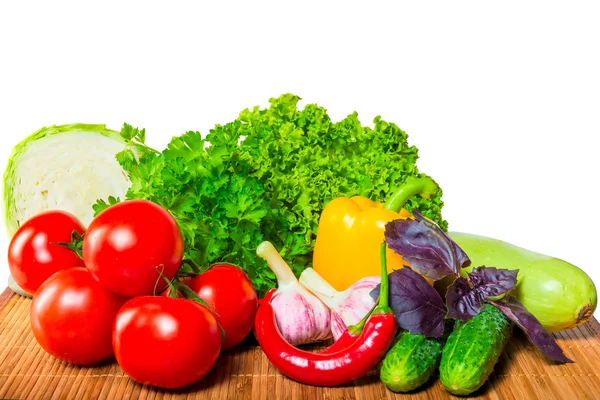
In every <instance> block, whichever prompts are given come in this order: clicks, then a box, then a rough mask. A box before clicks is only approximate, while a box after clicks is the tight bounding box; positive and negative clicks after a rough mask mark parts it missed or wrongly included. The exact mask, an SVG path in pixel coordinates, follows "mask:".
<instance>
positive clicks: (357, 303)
mask: <svg viewBox="0 0 600 400" xmlns="http://www.w3.org/2000/svg"><path fill="white" fill-rule="evenodd" d="M300 283H302V285H304V286H305V287H306V288H308V290H310V291H311V292H312V293H314V294H315V296H317V297H318V298H319V299H320V300H321V301H322V302H323V303H325V304H326V305H327V307H329V308H330V309H331V331H332V333H333V338H334V339H335V340H337V339H338V338H339V337H340V336H341V335H342V333H344V331H345V330H346V328H347V327H348V326H350V325H354V324H356V323H358V322H359V321H360V320H361V319H363V318H364V317H365V315H367V313H368V312H369V311H371V309H372V308H373V306H374V305H375V300H374V299H373V298H372V297H371V296H370V295H369V293H370V292H371V291H372V290H373V289H375V287H376V286H377V285H379V284H380V283H381V277H379V276H369V277H366V278H363V279H360V280H358V281H357V282H356V283H354V284H353V285H352V286H350V287H349V288H348V289H346V290H344V291H343V292H338V291H337V290H335V289H334V288H333V286H331V285H330V284H329V283H327V281H326V280H325V279H323V277H322V276H321V275H319V274H318V273H317V271H315V270H314V269H312V268H307V269H305V270H304V271H303V272H302V274H301V275H300Z"/></svg>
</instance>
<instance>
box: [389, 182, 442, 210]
mask: <svg viewBox="0 0 600 400" xmlns="http://www.w3.org/2000/svg"><path fill="white" fill-rule="evenodd" d="M439 189H440V188H439V186H438V184H437V183H435V181H434V180H433V179H431V178H430V177H428V176H426V175H424V176H421V177H418V178H417V177H410V178H408V179H407V180H406V181H405V182H404V183H403V184H402V185H400V187H399V188H398V189H397V190H396V191H395V192H394V193H393V194H392V196H391V197H390V198H389V199H388V200H387V201H386V202H385V204H384V205H383V208H384V209H386V210H392V211H394V212H400V209H401V208H402V207H403V206H404V204H405V203H406V202H407V201H408V199H410V198H411V197H413V196H414V195H416V194H420V195H421V197H424V198H426V199H428V198H430V197H431V196H433V195H435V194H436V193H437V192H438V190H439Z"/></svg>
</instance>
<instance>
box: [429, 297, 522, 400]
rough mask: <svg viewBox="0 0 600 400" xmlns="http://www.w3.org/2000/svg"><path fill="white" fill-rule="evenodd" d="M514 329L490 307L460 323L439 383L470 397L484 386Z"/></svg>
mask: <svg viewBox="0 0 600 400" xmlns="http://www.w3.org/2000/svg"><path fill="white" fill-rule="evenodd" d="M512 327H513V324H512V322H510V321H509V320H508V318H506V317H505V316H504V314H502V312H501V311H500V310H498V309H497V308H496V307H494V306H492V305H489V304H485V305H484V306H483V309H482V311H481V312H480V313H479V314H477V315H476V316H474V317H473V318H471V319H470V320H468V321H466V322H464V321H457V322H456V325H455V326H454V332H452V334H451V335H450V336H449V337H448V341H447V342H446V345H445V346H444V350H443V351H442V361H441V363H440V380H441V381H442V384H443V385H444V387H445V388H446V390H448V391H449V392H450V393H452V394H456V395H468V394H471V393H473V392H474V391H476V390H477V389H479V388H480V387H481V386H483V384H484V383H485V381H486V380H487V379H488V377H489V376H490V374H491V373H492V371H493V370H494V366H495V365H496V363H497V362H498V359H499V358H500V355H501V354H502V350H503V349H504V347H505V346H506V344H507V343H508V341H509V339H510V337H511V335H512Z"/></svg>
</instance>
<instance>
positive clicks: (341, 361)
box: [254, 243, 396, 386]
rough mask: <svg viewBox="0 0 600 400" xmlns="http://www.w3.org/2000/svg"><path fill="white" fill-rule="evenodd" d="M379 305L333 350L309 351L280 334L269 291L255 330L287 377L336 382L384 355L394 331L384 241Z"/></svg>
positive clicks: (315, 382)
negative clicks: (347, 340) (357, 330)
mask: <svg viewBox="0 0 600 400" xmlns="http://www.w3.org/2000/svg"><path fill="white" fill-rule="evenodd" d="M381 260H382V271H381V274H382V276H381V291H380V298H379V305H378V306H377V308H376V309H375V310H374V311H373V314H372V315H371V316H370V317H369V319H368V320H367V322H366V323H365V326H364V329H363V331H362V333H361V334H360V336H358V337H357V338H356V340H354V341H353V342H352V343H351V344H350V345H349V346H348V347H346V348H344V349H340V350H339V351H336V352H333V353H331V352H327V351H325V352H321V353H312V352H310V351H305V350H301V349H298V348H296V347H294V346H292V345H291V344H289V343H288V342H287V341H286V340H285V339H284V338H283V336H281V334H280V332H279V329H277V323H276V321H275V313H274V311H273V306H272V305H271V303H270V300H271V297H272V296H273V292H274V291H270V292H269V293H268V294H267V296H266V297H265V298H264V299H263V300H262V301H261V304H260V306H259V308H258V311H257V314H256V319H255V324H254V330H255V335H256V338H257V339H258V343H259V344H260V345H261V347H262V348H263V351H264V353H265V355H266V356H267V358H268V359H269V361H271V363H272V364H273V365H274V366H275V367H276V368H277V369H278V370H279V371H281V373H282V374H284V375H286V376H288V377H289V378H291V379H293V380H295V381H298V382H301V383H304V384H308V385H314V386H338V385H342V384H344V383H348V382H350V381H352V380H355V379H358V378H360V377H361V376H364V375H365V374H367V373H368V372H369V371H370V370H371V369H373V368H374V367H375V366H376V365H377V363H378V362H379V361H380V360H381V359H382V358H383V357H384V356H385V353H386V352H387V350H388V348H389V347H390V345H391V343H392V340H393V339H394V335H395V334H396V320H395V318H394V314H393V312H392V310H391V309H390V307H389V306H388V277H387V269H386V260H385V243H384V244H383V245H382V253H381Z"/></svg>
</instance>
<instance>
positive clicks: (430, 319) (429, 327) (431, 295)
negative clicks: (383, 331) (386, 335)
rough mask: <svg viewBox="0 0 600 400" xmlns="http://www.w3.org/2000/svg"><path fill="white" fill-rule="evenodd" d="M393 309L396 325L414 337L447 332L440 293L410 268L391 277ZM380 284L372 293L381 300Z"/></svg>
mask: <svg viewBox="0 0 600 400" xmlns="http://www.w3.org/2000/svg"><path fill="white" fill-rule="evenodd" d="M389 285H390V306H391V307H392V310H394V315H395V316H396V322H397V323H398V326H399V327H400V328H402V329H406V330H407V331H409V332H410V333H412V334H422V335H425V336H429V337H432V336H433V337H440V336H442V334H443V333H444V316H445V315H446V307H445V306H444V302H443V301H442V298H441V297H440V295H439V293H438V292H437V291H436V290H435V289H434V288H433V287H432V286H431V285H430V284H429V283H428V282H427V281H426V280H425V278H423V277H422V276H421V275H419V274H417V273H416V272H415V271H413V270H412V269H410V268H401V269H398V270H396V271H394V272H392V273H391V274H390V275H389ZM379 288H380V285H377V287H376V288H375V289H373V290H372V291H371V293H370V295H371V297H373V298H374V299H377V298H378V297H379Z"/></svg>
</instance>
